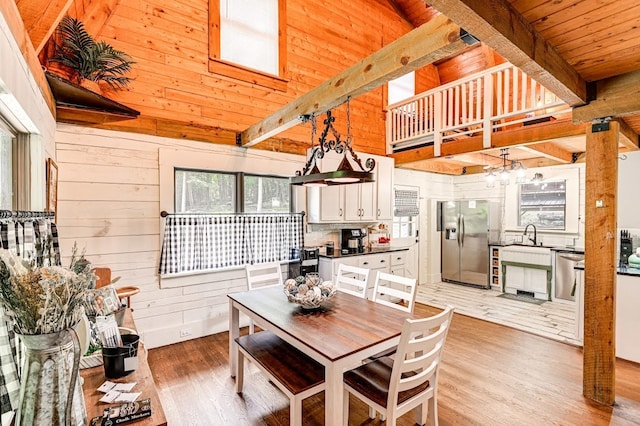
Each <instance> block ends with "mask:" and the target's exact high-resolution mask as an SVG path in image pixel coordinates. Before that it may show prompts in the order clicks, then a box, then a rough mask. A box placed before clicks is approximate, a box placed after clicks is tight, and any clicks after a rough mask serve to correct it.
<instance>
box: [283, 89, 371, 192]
mask: <svg viewBox="0 0 640 426" xmlns="http://www.w3.org/2000/svg"><path fill="white" fill-rule="evenodd" d="M326 116H327V117H326V118H325V119H324V121H323V124H324V126H325V127H324V130H323V131H322V134H321V135H320V138H319V139H318V142H319V145H318V146H314V144H315V137H316V117H315V115H313V114H310V115H303V116H301V117H300V118H301V120H302V122H303V123H306V122H307V121H311V147H312V150H311V155H310V156H309V160H308V161H307V163H306V164H305V166H304V168H303V169H302V171H300V170H299V171H297V172H296V176H294V177H292V178H290V180H289V183H290V184H291V185H304V186H328V185H345V184H351V183H364V182H374V181H375V180H374V178H373V173H371V171H372V170H373V168H374V167H375V165H376V162H375V160H374V159H373V158H368V159H367V160H366V162H365V165H364V166H363V165H362V162H361V160H360V158H358V156H357V155H356V153H355V152H354V151H353V149H352V148H351V116H350V109H349V99H347V137H346V139H345V140H342V139H341V138H342V136H341V135H340V133H339V132H338V131H337V130H336V128H335V127H334V126H333V123H334V122H335V120H336V119H335V117H334V116H332V115H331V110H329V111H327V112H326ZM329 134H331V135H332V136H333V138H334V139H333V140H330V139H329V140H328V139H327V138H328V137H329ZM330 151H335V152H336V153H338V154H343V157H342V161H341V162H340V165H339V166H338V168H337V169H336V170H334V171H330V172H322V171H320V168H319V167H318V164H317V161H318V160H320V159H322V158H323V157H324V156H325V154H326V153H328V152H330ZM348 156H350V157H351V160H349V158H347V157H348ZM352 162H353V163H354V164H355V166H356V168H354V166H353V165H352ZM358 169H359V170H358Z"/></svg>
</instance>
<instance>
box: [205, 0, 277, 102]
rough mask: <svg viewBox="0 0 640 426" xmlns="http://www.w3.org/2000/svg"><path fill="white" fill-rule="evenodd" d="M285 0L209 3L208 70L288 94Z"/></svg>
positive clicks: (210, 1)
mask: <svg viewBox="0 0 640 426" xmlns="http://www.w3.org/2000/svg"><path fill="white" fill-rule="evenodd" d="M285 5H286V0H209V21H210V25H209V28H210V34H209V57H210V61H209V71H210V72H213V73H217V74H222V75H225V76H227V77H232V78H236V79H240V80H244V81H247V82H250V83H255V84H258V85H261V86H265V87H270V88H273V89H277V90H281V91H285V90H286V81H285V80H283V78H282V77H283V75H284V70H285V65H286V8H285Z"/></svg>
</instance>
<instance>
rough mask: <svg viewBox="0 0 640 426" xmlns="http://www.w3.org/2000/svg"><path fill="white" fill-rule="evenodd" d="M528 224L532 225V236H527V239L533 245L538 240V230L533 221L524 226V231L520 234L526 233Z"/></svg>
mask: <svg viewBox="0 0 640 426" xmlns="http://www.w3.org/2000/svg"><path fill="white" fill-rule="evenodd" d="M530 226H533V238H531V237H529V241H531V242H532V243H533V245H534V246H535V245H536V244H537V240H538V230H537V229H536V226H535V225H534V224H533V223H530V224H528V225H527V226H526V227H525V228H524V232H523V233H522V235H527V231H528V230H529V227H530Z"/></svg>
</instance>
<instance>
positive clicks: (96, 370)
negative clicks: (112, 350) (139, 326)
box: [80, 309, 167, 426]
mask: <svg viewBox="0 0 640 426" xmlns="http://www.w3.org/2000/svg"><path fill="white" fill-rule="evenodd" d="M122 325H123V327H127V328H131V329H134V330H135V324H134V322H133V316H132V315H131V311H130V310H129V309H127V311H126V312H125V316H124V322H123V324H122ZM80 376H82V378H83V379H84V383H83V385H82V389H83V391H84V403H85V405H86V408H87V417H88V419H89V420H91V419H92V418H94V417H96V416H102V413H103V411H104V409H105V408H107V407H110V406H113V405H117V404H106V403H104V402H100V401H99V400H100V398H102V396H103V395H104V394H103V393H102V392H98V390H97V389H98V387H99V386H100V385H101V384H102V383H104V381H105V380H109V381H111V382H116V383H131V382H136V385H135V387H134V388H133V390H132V392H142V393H141V394H140V396H139V397H138V401H140V400H142V399H145V398H151V417H147V418H145V419H141V420H137V421H135V422H132V423H131V424H135V425H141V426H142V425H145V426H146V425H154V426H155V425H159V426H162V425H166V424H167V419H166V417H165V415H164V410H163V409H162V404H161V403H160V397H159V396H158V391H157V389H156V384H155V382H154V381H153V376H152V375H151V370H150V369H149V364H147V351H146V349H145V348H144V347H143V345H142V342H141V343H140V344H139V345H138V368H137V369H136V370H135V371H134V372H133V373H131V374H129V375H128V376H125V377H121V378H119V379H107V378H106V377H105V376H104V366H102V365H99V366H97V367H93V368H87V369H84V370H80Z"/></svg>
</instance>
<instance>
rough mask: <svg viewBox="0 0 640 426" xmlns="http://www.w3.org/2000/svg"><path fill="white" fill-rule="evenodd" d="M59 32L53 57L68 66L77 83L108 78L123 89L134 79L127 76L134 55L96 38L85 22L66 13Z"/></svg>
mask: <svg viewBox="0 0 640 426" xmlns="http://www.w3.org/2000/svg"><path fill="white" fill-rule="evenodd" d="M57 35H58V36H57V38H56V41H55V51H54V52H55V53H54V55H53V56H52V57H51V58H50V61H52V62H56V63H59V64H60V65H62V66H63V68H65V69H67V70H68V71H69V79H70V80H71V81H73V82H75V83H77V84H83V82H86V81H93V82H96V83H99V82H105V83H106V84H107V85H108V86H109V87H110V88H111V89H114V90H120V89H123V88H125V87H127V86H128V84H129V83H130V82H131V80H132V79H131V78H130V77H127V76H125V74H126V73H128V72H129V71H130V70H131V65H133V64H134V63H135V62H133V61H132V59H131V57H130V56H129V55H127V54H126V53H124V52H122V51H120V50H117V49H114V48H113V47H112V46H111V45H110V44H108V43H107V42H105V41H96V40H95V39H94V38H93V37H92V36H91V35H90V34H89V33H88V32H87V31H86V30H85V28H84V24H83V23H82V22H80V21H78V20H77V19H75V18H72V17H70V16H65V17H64V18H62V21H60V24H59V25H58V29H57Z"/></svg>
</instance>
